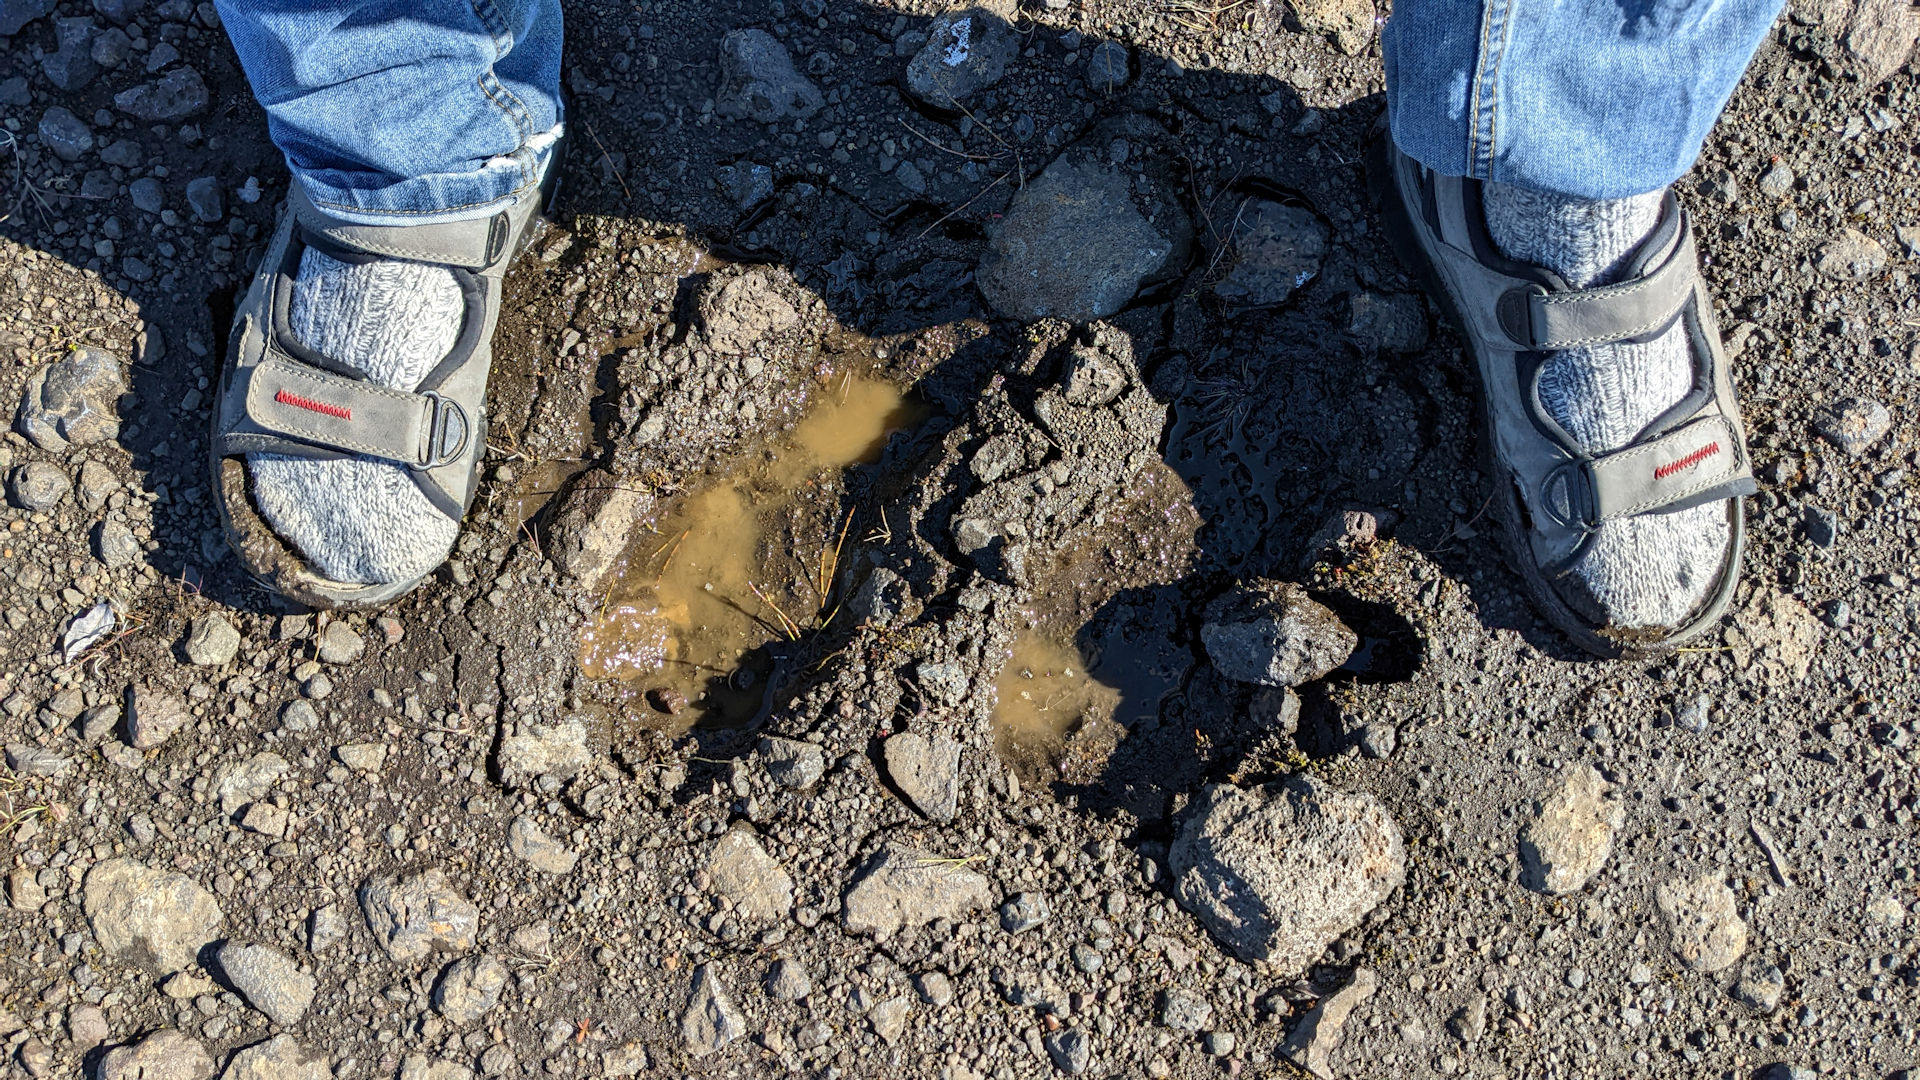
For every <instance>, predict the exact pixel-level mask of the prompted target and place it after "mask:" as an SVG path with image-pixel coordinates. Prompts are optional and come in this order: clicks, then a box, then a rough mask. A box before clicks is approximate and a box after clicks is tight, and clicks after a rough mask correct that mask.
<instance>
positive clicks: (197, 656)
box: [186, 611, 240, 667]
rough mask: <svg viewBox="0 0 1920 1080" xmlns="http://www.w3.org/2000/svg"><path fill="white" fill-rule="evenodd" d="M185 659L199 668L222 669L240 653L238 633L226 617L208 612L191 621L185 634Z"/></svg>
mask: <svg viewBox="0 0 1920 1080" xmlns="http://www.w3.org/2000/svg"><path fill="white" fill-rule="evenodd" d="M186 649H187V659H188V660H189V661H191V662H192V663H194V664H197V665H199V666H200V667H223V666H225V665H227V664H231V663H233V658H234V657H235V656H237V655H239V652H240V631H238V630H235V629H234V628H233V624H232V623H230V622H228V621H227V618H226V616H224V615H222V614H220V613H219V612H217V611H215V612H208V613H207V614H205V615H202V616H200V617H199V618H197V619H195V620H193V623H192V626H191V628H190V629H189V630H188V632H187V646H186Z"/></svg>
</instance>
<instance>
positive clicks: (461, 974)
mask: <svg viewBox="0 0 1920 1080" xmlns="http://www.w3.org/2000/svg"><path fill="white" fill-rule="evenodd" d="M506 985H507V966H506V965H505V964H503V963H501V962H500V961H498V960H496V959H494V958H493V957H491V956H489V955H487V954H486V953H480V954H478V955H475V956H469V957H466V958H465V959H462V960H455V961H454V962H453V963H451V964H448V965H447V968H446V970H445V971H443V972H441V973H440V981H439V982H437V983H435V984H434V987H433V1009H434V1011H435V1012H437V1013H439V1014H440V1015H441V1016H444V1017H446V1018H447V1021H448V1022H449V1023H451V1024H453V1025H454V1026H455V1027H465V1026H466V1025H468V1024H471V1023H475V1022H476V1021H478V1020H479V1019H480V1018H481V1017H483V1016H485V1015H487V1014H488V1013H490V1012H492V1011H493V1010H494V1008H495V1007H496V1006H498V1005H499V1004H500V993H501V991H502V990H504V989H506Z"/></svg>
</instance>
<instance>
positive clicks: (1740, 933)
mask: <svg viewBox="0 0 1920 1080" xmlns="http://www.w3.org/2000/svg"><path fill="white" fill-rule="evenodd" d="M1653 899H1654V903H1655V905H1656V906H1657V907H1659V909H1660V914H1661V915H1663V916H1665V917H1666V922H1667V931H1668V934H1669V941H1670V943H1671V945H1672V947H1673V954H1674V955H1675V956H1676V957H1679V959H1680V962H1681V963H1682V964H1684V965H1686V966H1687V967H1688V968H1690V969H1692V970H1694V971H1720V970H1722V969H1724V968H1728V967H1731V966H1732V965H1733V963H1734V961H1736V960H1739V959H1740V956H1741V954H1742V953H1744V952H1746V951H1747V924H1746V922H1745V921H1744V920H1742V919H1741V918H1740V912H1739V910H1738V909H1737V908H1736V907H1735V905H1734V897H1733V890H1732V889H1729V888H1727V875H1726V872H1725V871H1723V870H1709V871H1707V872H1706V873H1704V874H1701V875H1700V876H1698V877H1694V878H1686V879H1682V880H1677V881H1669V882H1667V883H1666V884H1664V885H1661V886H1659V887H1658V888H1656V889H1655V890H1654V892H1653Z"/></svg>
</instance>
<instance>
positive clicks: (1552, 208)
mask: <svg viewBox="0 0 1920 1080" xmlns="http://www.w3.org/2000/svg"><path fill="white" fill-rule="evenodd" d="M1485 192H1486V194H1485V196H1484V198H1483V200H1482V202H1483V205H1484V206H1485V208H1486V213H1487V230H1488V231H1489V232H1490V233H1492V235H1493V242H1494V243H1495V244H1496V245H1498V246H1499V248H1500V250H1501V251H1503V252H1505V253H1506V255H1507V257H1508V258H1510V259H1515V260H1518V261H1520V262H1525V263H1531V264H1533V265H1535V266H1543V267H1546V268H1547V269H1549V270H1552V271H1553V272H1555V273H1557V274H1559V275H1560V276H1561V277H1563V278H1565V279H1566V280H1567V284H1569V285H1571V286H1572V287H1574V288H1576V289H1579V288H1586V287H1588V286H1592V285H1604V284H1608V283H1610V282H1612V281H1614V280H1617V278H1618V275H1619V271H1620V266H1621V264H1622V263H1623V262H1624V261H1625V260H1626V257H1627V256H1628V255H1629V254H1630V253H1631V252H1632V251H1633V249H1634V247H1635V246H1636V245H1638V244H1639V243H1640V241H1641V240H1643V239H1645V238H1646V236H1647V234H1648V233H1651V232H1652V231H1653V228H1654V226H1655V225H1656V224H1657V223H1658V222H1659V219H1660V203H1661V200H1662V198H1664V193H1663V192H1654V193H1652V194H1648V195H1636V196H1634V197H1632V198H1627V199H1601V200H1594V199H1576V198H1571V197H1568V196H1564V195H1555V194H1552V193H1550V192H1543V191H1534V190H1532V189H1529V188H1522V187H1514V186H1512V185H1508V184H1487V185H1486V186H1485ZM1692 388H1693V363H1692V359H1691V357H1690V355H1689V350H1688V346H1687V338H1686V328H1685V327H1684V326H1681V325H1679V324H1675V325H1674V326H1673V327H1672V328H1671V329H1669V330H1668V331H1667V332H1666V334H1664V335H1662V336H1661V337H1658V338H1656V339H1654V340H1653V341H1650V342H1646V343H1645V344H1637V345H1636V344H1626V343H1621V344H1614V345H1601V346H1596V347H1592V348H1584V349H1566V350H1564V351H1561V352H1557V353H1554V354H1553V355H1552V356H1550V357H1549V358H1548V359H1547V362H1546V364H1545V366H1544V367H1543V368H1542V369H1541V372H1540V402H1541V404H1542V405H1544V406H1545V407H1546V410H1547V412H1548V414H1549V415H1551V416H1552V417H1553V418H1554V419H1555V420H1557V421H1558V422H1559V423H1560V425H1561V426H1562V427H1565V428H1566V429H1567V432H1568V433H1569V434H1571V435H1572V436H1573V438H1574V440H1575V441H1576V442H1578V443H1579V444H1580V446H1581V448H1582V449H1584V450H1586V451H1587V452H1588V453H1590V454H1598V453H1604V452H1606V451H1609V450H1617V449H1619V448H1620V447H1622V446H1625V445H1626V444H1627V443H1628V442H1630V441H1632V439H1633V437H1634V436H1635V435H1638V434H1639V433H1640V430H1641V429H1642V428H1644V427H1646V426H1647V425H1648V424H1649V423H1652V422H1653V420H1654V418H1656V417H1658V416H1659V415H1660V414H1661V413H1663V412H1665V411H1666V410H1667V409H1669V408H1671V407H1672V406H1673V405H1674V404H1676V403H1677V402H1679V400H1680V399H1681V398H1683V397H1685V396H1686V394H1687V391H1688V390H1690V389H1692ZM1728 542H1729V528H1728V523H1727V515H1726V510H1725V508H1724V507H1722V506H1721V505H1720V504H1719V503H1710V504H1708V505H1706V506H1697V507H1694V508H1692V509H1689V510H1681V511H1677V512H1675V513H1671V514H1646V515H1642V516H1640V517H1634V518H1627V519H1623V520H1618V521H1609V522H1606V523H1605V524H1603V525H1601V526H1600V535H1599V536H1598V537H1597V538H1596V540H1595V542H1594V545H1593V547H1592V548H1590V549H1589V550H1588V552H1587V555H1586V556H1585V557H1584V558H1582V559H1581V560H1580V561H1579V562H1578V563H1576V564H1575V565H1574V569H1573V572H1574V574H1575V575H1576V576H1578V577H1579V578H1581V579H1582V580H1583V581H1584V582H1585V583H1586V586H1587V589H1588V590H1589V591H1590V592H1591V593H1592V594H1593V597H1594V599H1595V600H1597V601H1599V603H1600V604H1601V606H1602V607H1604V608H1605V609H1606V612H1607V614H1608V616H1609V618H1610V620H1611V622H1612V623H1613V625H1615V626H1617V627H1622V628H1630V627H1664V626H1673V625H1675V624H1677V623H1679V622H1680V621H1681V620H1682V619H1684V618H1686V616H1687V615H1688V613H1690V612H1691V611H1692V610H1693V609H1694V608H1696V607H1698V606H1699V605H1700V603H1701V602H1702V601H1703V600H1705V599H1706V596H1707V593H1708V591H1709V590H1710V589H1711V588H1712V587H1713V582H1714V578H1715V576H1716V575H1717V574H1718V572H1719V570H1720V566H1721V564H1722V563H1723V562H1724V561H1725V556H1726V549H1727V544H1728Z"/></svg>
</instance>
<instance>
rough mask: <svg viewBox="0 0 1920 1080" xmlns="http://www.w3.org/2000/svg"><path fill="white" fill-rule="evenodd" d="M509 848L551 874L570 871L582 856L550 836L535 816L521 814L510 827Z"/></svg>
mask: <svg viewBox="0 0 1920 1080" xmlns="http://www.w3.org/2000/svg"><path fill="white" fill-rule="evenodd" d="M507 850H509V851H511V852H513V853H514V855H516V856H518V857H519V858H520V859H522V860H523V861H525V862H526V863H527V864H528V865H529V866H532V867H533V868H534V869H535V870H539V871H541V872H543V873H548V874H570V873H572V872H573V867H574V864H575V863H577V862H579V861H580V856H579V855H577V854H575V853H574V852H572V851H570V850H568V849H567V846H566V845H565V844H562V843H561V842H560V841H558V840H555V839H554V838H553V837H551V836H549V835H547V831H546V830H545V829H542V828H541V827H540V826H539V824H538V823H536V822H535V821H534V820H533V819H532V818H531V817H528V816H527V815H525V814H521V815H520V816H519V817H516V818H514V819H513V824H511V825H509V826H507Z"/></svg>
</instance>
